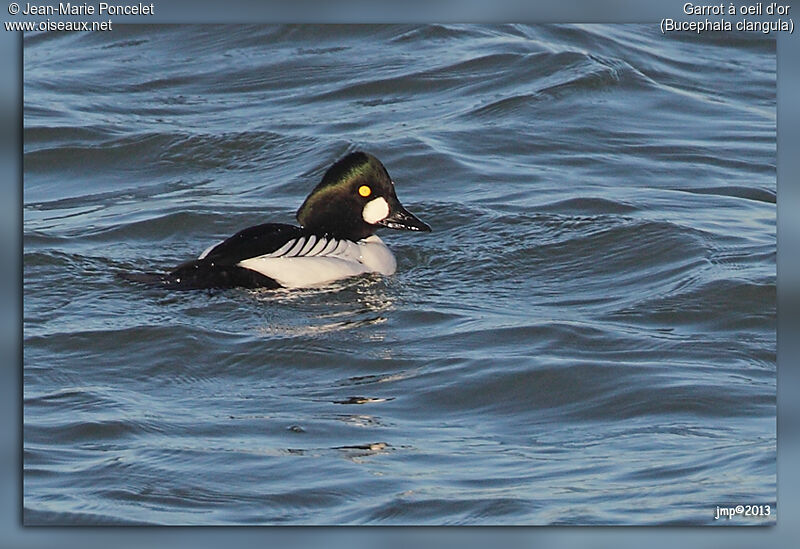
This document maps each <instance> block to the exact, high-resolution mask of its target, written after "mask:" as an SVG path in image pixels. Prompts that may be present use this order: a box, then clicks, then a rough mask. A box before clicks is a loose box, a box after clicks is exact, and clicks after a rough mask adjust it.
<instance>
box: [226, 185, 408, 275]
mask: <svg viewBox="0 0 800 549" xmlns="http://www.w3.org/2000/svg"><path fill="white" fill-rule="evenodd" d="M376 200H377V199H376ZM381 200H383V199H381ZM373 202H374V201H373ZM384 203H385V201H384ZM387 210H388V205H387ZM298 240H299V241H300V242H298V241H297V240H293V241H291V242H287V244H286V245H284V246H282V247H281V249H280V250H276V251H275V252H273V253H271V254H266V255H262V256H259V257H253V258H250V259H245V260H244V261H240V262H239V263H238V265H239V266H240V267H244V268H245V269H251V270H253V271H256V272H259V273H261V274H263V275H265V276H268V277H270V278H271V279H273V280H275V281H276V282H278V284H280V285H281V286H284V287H285V288H304V287H308V286H319V285H321V284H325V283H327V282H332V281H334V280H339V279H340V278H347V277H349V276H355V275H359V274H363V273H372V272H374V273H381V274H383V275H390V274H393V273H394V272H395V269H397V263H396V261H395V258H394V255H392V252H391V251H390V250H389V248H387V247H386V245H385V244H384V243H383V241H382V240H381V239H380V238H378V237H377V236H375V235H372V236H370V237H368V238H365V239H364V240H359V241H358V242H351V241H349V240H329V241H325V242H326V243H325V246H324V247H321V246H320V242H321V241H324V240H325V239H322V238H319V239H317V238H316V237H313V236H312V237H310V238H309V240H311V241H315V242H313V243H310V242H309V241H306V239H305V238H303V237H301V238H299V239H298ZM334 243H335V245H334ZM290 244H292V245H290ZM293 248H294V249H293ZM298 251H305V253H306V254H308V253H315V254H317V255H311V256H309V255H298V254H297V252H298ZM279 252H280V253H279ZM287 252H288V254H287Z"/></svg>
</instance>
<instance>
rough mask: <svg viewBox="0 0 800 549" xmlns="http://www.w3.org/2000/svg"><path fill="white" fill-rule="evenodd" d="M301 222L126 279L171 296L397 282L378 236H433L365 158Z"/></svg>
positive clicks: (343, 165)
mask: <svg viewBox="0 0 800 549" xmlns="http://www.w3.org/2000/svg"><path fill="white" fill-rule="evenodd" d="M295 217H296V219H297V221H298V223H299V226H298V225H290V224H284V223H264V224H261V225H256V226H253V227H248V228H246V229H243V230H241V231H239V232H237V233H236V234H234V235H233V236H231V237H229V238H227V239H225V240H223V241H222V242H219V243H217V244H214V245H212V246H210V247H208V248H207V249H206V250H204V251H203V252H202V253H201V254H200V255H199V256H198V257H197V258H196V259H192V260H190V261H187V262H185V263H182V264H180V265H178V266H177V267H175V268H174V269H172V270H170V271H168V272H165V273H126V274H124V275H123V278H125V279H127V280H129V281H134V282H141V283H148V284H155V285H159V286H162V287H164V288H167V289H171V290H198V289H217V288H219V289H221V288H235V287H241V288H266V289H278V288H309V287H318V286H324V285H326V284H329V283H331V282H334V281H336V280H340V279H344V278H349V277H353V276H359V275H363V274H365V273H379V274H381V275H384V276H390V275H392V274H394V273H395V271H396V269H397V261H396V259H395V257H394V254H392V252H391V250H390V249H389V247H388V246H386V244H384V243H383V240H381V238H380V237H379V236H378V235H376V234H375V232H376V231H377V230H378V229H381V228H389V229H396V230H405V231H417V232H430V231H431V227H430V226H429V225H428V224H426V223H424V222H423V221H421V220H420V219H419V218H417V217H416V216H415V215H414V214H412V213H411V212H409V211H408V210H407V209H406V208H405V207H404V206H403V205H402V204H401V203H400V201H399V199H398V198H397V194H396V192H395V186H394V181H393V180H392V178H391V177H390V176H389V172H388V171H387V170H386V168H385V167H384V165H383V164H382V163H381V161H380V160H378V158H376V157H375V156H373V155H372V154H369V153H366V152H363V151H356V152H353V153H350V154H348V155H346V156H345V157H343V158H342V159H340V160H339V161H337V162H336V163H334V164H333V165H332V166H331V167H330V168H328V170H327V171H326V172H325V174H324V175H323V177H322V181H320V183H319V184H318V185H317V186H316V187H314V189H313V190H312V191H311V193H310V194H309V195H308V196H307V197H306V199H305V201H303V203H302V205H301V206H300V208H299V209H298V210H297V213H296V216H295Z"/></svg>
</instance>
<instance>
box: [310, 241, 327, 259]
mask: <svg viewBox="0 0 800 549" xmlns="http://www.w3.org/2000/svg"><path fill="white" fill-rule="evenodd" d="M327 245H328V240H327V239H325V238H324V237H319V238H318V239H317V243H316V245H315V246H314V247H313V248H311V249H310V250H308V254H306V255H319V253H320V252H321V251H322V250H323V249H324V248H325V246H327Z"/></svg>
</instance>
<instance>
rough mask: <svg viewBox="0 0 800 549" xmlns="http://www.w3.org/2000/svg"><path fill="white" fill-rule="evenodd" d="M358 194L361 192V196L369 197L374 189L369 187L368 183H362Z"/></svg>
mask: <svg viewBox="0 0 800 549" xmlns="http://www.w3.org/2000/svg"><path fill="white" fill-rule="evenodd" d="M358 194H360V195H361V196H363V197H365V198H366V197H368V196H369V195H371V194H372V189H370V188H369V187H367V186H366V185H361V186H360V187H359V188H358Z"/></svg>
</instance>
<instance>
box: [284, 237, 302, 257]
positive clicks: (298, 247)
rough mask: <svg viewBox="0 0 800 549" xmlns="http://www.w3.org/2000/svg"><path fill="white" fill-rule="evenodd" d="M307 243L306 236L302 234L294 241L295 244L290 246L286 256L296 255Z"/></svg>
mask: <svg viewBox="0 0 800 549" xmlns="http://www.w3.org/2000/svg"><path fill="white" fill-rule="evenodd" d="M305 243H306V239H305V237H303V236H301V237H300V238H298V239H297V240H295V241H294V246H292V247H291V248H289V251H288V252H286V253H285V254H284V255H285V256H286V257H294V256H296V255H297V254H298V252H299V251H300V250H302V249H303V245H304V244H305Z"/></svg>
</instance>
